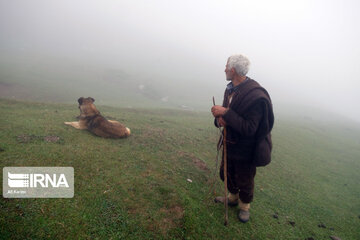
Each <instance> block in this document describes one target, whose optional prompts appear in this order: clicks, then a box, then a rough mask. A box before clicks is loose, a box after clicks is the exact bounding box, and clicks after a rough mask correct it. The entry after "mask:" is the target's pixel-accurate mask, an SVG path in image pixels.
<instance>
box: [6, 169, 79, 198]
mask: <svg viewBox="0 0 360 240" xmlns="http://www.w3.org/2000/svg"><path fill="white" fill-rule="evenodd" d="M2 180H3V197H5V198H72V197H74V168H73V167H4V168H3V178H2Z"/></svg>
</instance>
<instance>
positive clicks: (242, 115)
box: [215, 78, 274, 164]
mask: <svg viewBox="0 0 360 240" xmlns="http://www.w3.org/2000/svg"><path fill="white" fill-rule="evenodd" d="M223 107H229V110H228V111H227V112H226V113H225V114H224V116H223V119H224V120H225V122H226V130H227V132H226V133H227V136H226V143H227V144H226V147H227V156H228V160H229V161H234V162H237V163H244V164H253V157H254V153H255V149H256V144H257V142H259V141H260V140H261V139H264V138H265V137H267V141H270V145H271V135H270V131H271V129H272V127H273V124H274V115H273V110H272V103H271V99H270V96H269V94H268V93H267V92H266V90H265V89H264V88H262V87H261V86H260V84H259V83H257V82H256V81H254V80H252V79H250V78H248V80H247V81H245V82H244V83H242V84H241V85H240V86H239V88H238V89H237V90H236V91H235V93H234V95H233V97H232V101H231V103H230V105H229V90H225V94H224V101H223ZM215 125H217V124H216V121H215ZM266 154H270V152H269V153H266Z"/></svg>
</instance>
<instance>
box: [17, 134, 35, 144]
mask: <svg viewBox="0 0 360 240" xmlns="http://www.w3.org/2000/svg"><path fill="white" fill-rule="evenodd" d="M37 139H38V136H35V135H27V134H21V135H18V136H17V137H16V140H17V142H18V143H29V142H32V141H34V140H37Z"/></svg>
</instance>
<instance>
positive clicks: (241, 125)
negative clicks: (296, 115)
mask: <svg viewBox="0 0 360 240" xmlns="http://www.w3.org/2000/svg"><path fill="white" fill-rule="evenodd" d="M249 65H250V62H249V60H248V59H247V58H246V57H245V56H243V55H233V56H231V57H229V58H228V61H227V64H226V68H225V73H226V80H228V81H231V82H230V83H229V84H228V85H227V87H226V90H225V94H224V100H223V105H222V106H218V105H215V106H213V107H212V108H211V112H212V114H213V116H214V117H215V126H216V127H224V128H226V131H227V134H226V139H225V141H226V149H227V180H228V181H227V186H228V191H229V194H228V205H231V206H236V205H238V206H239V208H240V211H239V214H238V217H239V220H240V221H241V222H244V223H245V222H247V221H249V218H250V212H249V209H250V202H252V200H253V195H254V178H255V174H256V167H257V166H264V165H266V164H268V163H269V161H270V152H271V147H272V145H271V135H270V131H271V129H272V127H273V124H274V116H273V111H272V103H271V99H270V97H269V95H268V93H267V92H266V90H265V89H264V88H262V87H261V86H260V85H259V83H257V82H256V81H254V80H252V79H250V78H249V77H247V76H246V74H247V72H248V70H249ZM223 173H224V154H223V160H222V163H221V167H220V178H221V179H222V180H223V181H224V174H223ZM224 201H225V198H224V197H216V198H215V202H224Z"/></svg>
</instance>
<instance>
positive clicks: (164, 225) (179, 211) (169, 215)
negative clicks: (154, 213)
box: [159, 206, 184, 236]
mask: <svg viewBox="0 0 360 240" xmlns="http://www.w3.org/2000/svg"><path fill="white" fill-rule="evenodd" d="M160 213H162V214H163V215H164V218H163V219H162V220H161V222H159V229H160V231H161V233H162V234H163V235H164V236H165V235H166V233H167V232H168V231H169V230H170V229H172V228H175V227H177V226H178V225H179V221H180V220H181V219H182V218H183V216H184V209H183V208H182V207H181V206H174V207H172V208H161V209H160Z"/></svg>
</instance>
